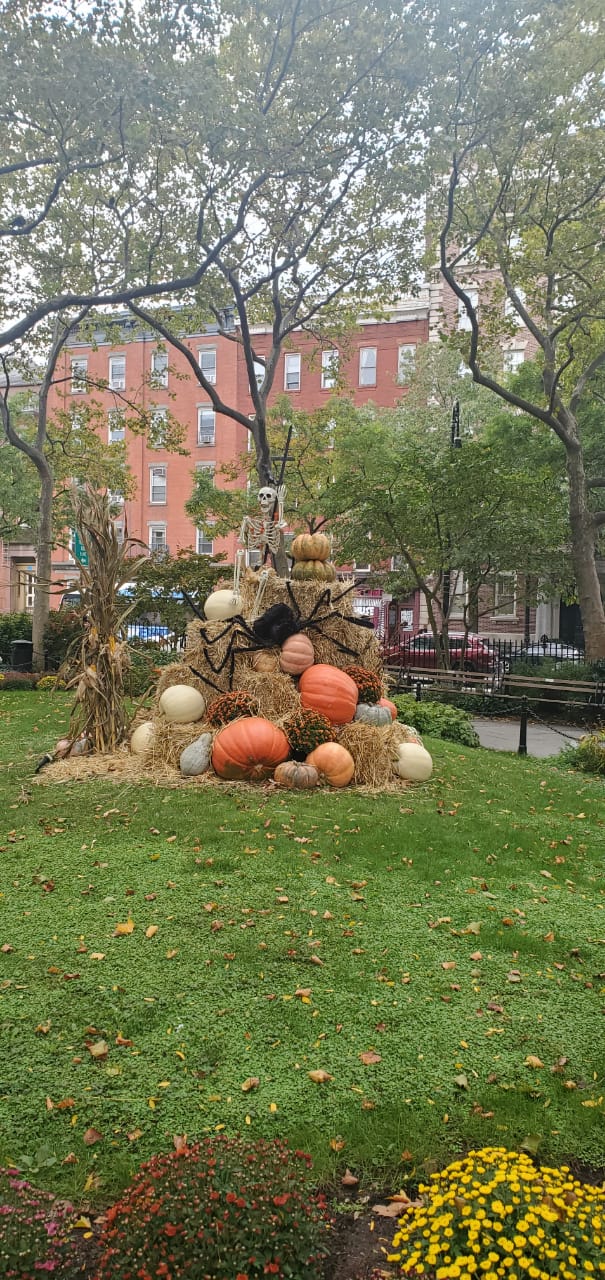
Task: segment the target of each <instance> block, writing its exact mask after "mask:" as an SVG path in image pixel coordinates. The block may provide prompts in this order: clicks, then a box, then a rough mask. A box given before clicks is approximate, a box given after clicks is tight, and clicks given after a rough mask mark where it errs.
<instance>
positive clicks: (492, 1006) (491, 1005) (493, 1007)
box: [487, 1000, 504, 1013]
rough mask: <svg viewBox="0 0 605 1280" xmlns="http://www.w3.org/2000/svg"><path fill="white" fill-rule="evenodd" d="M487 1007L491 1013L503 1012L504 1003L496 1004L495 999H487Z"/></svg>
mask: <svg viewBox="0 0 605 1280" xmlns="http://www.w3.org/2000/svg"><path fill="white" fill-rule="evenodd" d="M487 1007H488V1009H489V1010H490V1012H491V1013H504V1005H502V1004H496V1001H495V1000H488V1002H487Z"/></svg>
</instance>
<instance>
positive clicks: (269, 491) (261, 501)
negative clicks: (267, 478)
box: [258, 485, 277, 516]
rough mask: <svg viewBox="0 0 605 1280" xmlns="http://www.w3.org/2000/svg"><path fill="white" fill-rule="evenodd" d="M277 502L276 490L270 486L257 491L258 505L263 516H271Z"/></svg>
mask: <svg viewBox="0 0 605 1280" xmlns="http://www.w3.org/2000/svg"><path fill="white" fill-rule="evenodd" d="M276 502H277V489H274V488H273V487H272V486H271V485H266V486H265V487H264V488H262V489H259V491H258V505H259V507H260V509H261V511H262V513H263V515H264V516H271V515H272V513H273V508H274V506H275V503H276Z"/></svg>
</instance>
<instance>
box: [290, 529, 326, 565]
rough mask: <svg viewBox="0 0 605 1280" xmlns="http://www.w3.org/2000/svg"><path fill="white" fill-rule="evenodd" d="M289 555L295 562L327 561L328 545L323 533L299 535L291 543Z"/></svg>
mask: <svg viewBox="0 0 605 1280" xmlns="http://www.w3.org/2000/svg"><path fill="white" fill-rule="evenodd" d="M291 554H292V555H293V556H294V559H295V560H327V559H328V556H329V554H330V543H329V542H328V539H327V538H326V535H325V533H299V535H298V537H297V538H295V539H294V542H293V543H292V547H291Z"/></svg>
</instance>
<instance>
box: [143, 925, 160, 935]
mask: <svg viewBox="0 0 605 1280" xmlns="http://www.w3.org/2000/svg"><path fill="white" fill-rule="evenodd" d="M157 931H158V926H157V924H150V925H149V926H148V928H147V929H146V930H145V937H146V938H155V935H156V933H157Z"/></svg>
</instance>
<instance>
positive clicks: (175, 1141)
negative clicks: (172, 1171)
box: [172, 1133, 188, 1156]
mask: <svg viewBox="0 0 605 1280" xmlns="http://www.w3.org/2000/svg"><path fill="white" fill-rule="evenodd" d="M172 1145H173V1146H174V1149H175V1151H176V1153H177V1156H180V1155H183V1153H184V1152H185V1151H187V1149H188V1148H187V1134H186V1133H175V1134H174V1135H173V1138H172Z"/></svg>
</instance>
